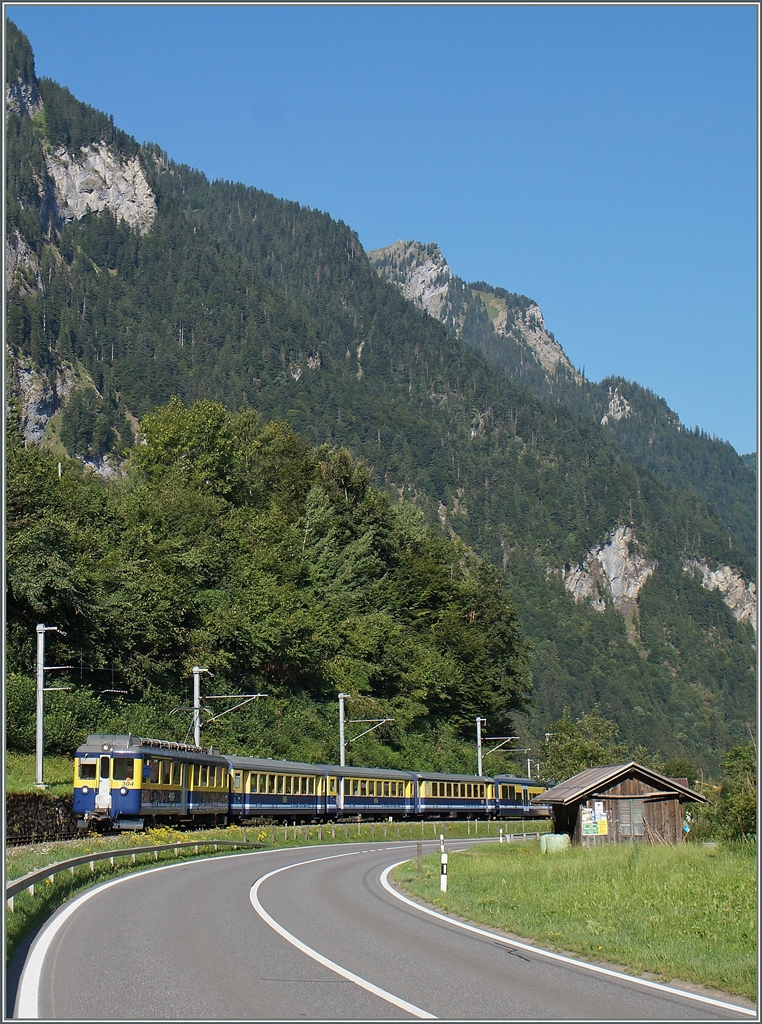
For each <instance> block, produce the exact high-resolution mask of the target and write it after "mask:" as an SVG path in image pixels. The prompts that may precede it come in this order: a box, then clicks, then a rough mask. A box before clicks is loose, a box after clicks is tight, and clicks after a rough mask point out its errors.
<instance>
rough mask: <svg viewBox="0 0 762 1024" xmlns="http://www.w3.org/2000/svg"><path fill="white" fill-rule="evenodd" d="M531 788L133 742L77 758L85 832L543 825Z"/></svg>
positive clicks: (106, 745)
mask: <svg viewBox="0 0 762 1024" xmlns="http://www.w3.org/2000/svg"><path fill="white" fill-rule="evenodd" d="M541 792H542V787H541V786H539V785H538V784H537V782H536V780H533V779H525V778H519V777H516V776H513V775H499V776H496V777H495V778H488V777H487V776H480V775H450V774H446V773H441V772H425V771H424V772H414V771H396V770H391V769H386V768H357V767H347V766H338V765H315V764H302V763H300V762H298V761H276V760H272V759H269V758H259V757H238V756H235V755H227V754H220V752H219V751H218V750H215V749H214V748H213V747H209V748H207V749H204V748H202V747H196V746H191V745H189V744H185V743H174V742H172V741H170V740H152V739H145V738H143V737H140V736H133V735H126V736H101V735H92V736H88V737H87V742H86V743H83V744H82V746H80V747H79V748H78V749H77V751H76V753H75V755H74V813H75V814H76V816H77V822H78V825H79V827H80V828H82V829H101V830H111V829H141V828H143V827H145V826H146V825H156V824H160V823H166V824H173V825H186V826H190V825H210V824H226V823H235V822H240V821H250V820H252V819H254V820H278V819H280V820H288V821H292V822H311V821H331V820H341V819H344V820H346V819H349V818H352V819H358V818H363V819H366V820H374V819H376V820H379V819H382V818H386V819H388V818H392V819H401V818H409V819H413V818H416V819H420V818H436V819H441V818H447V817H449V818H484V817H490V818H508V819H521V818H547V817H550V806H549V805H543V806H539V807H537V806H532V804H531V800H532V798H533V797H534V796H536V795H537V794H538V793H541Z"/></svg>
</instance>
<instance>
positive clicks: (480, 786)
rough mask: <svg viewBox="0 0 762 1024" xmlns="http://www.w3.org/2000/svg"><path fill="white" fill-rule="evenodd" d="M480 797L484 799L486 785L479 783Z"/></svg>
mask: <svg viewBox="0 0 762 1024" xmlns="http://www.w3.org/2000/svg"><path fill="white" fill-rule="evenodd" d="M479 797H480V799H482V800H483V799H484V784H483V783H481V782H480V783H479Z"/></svg>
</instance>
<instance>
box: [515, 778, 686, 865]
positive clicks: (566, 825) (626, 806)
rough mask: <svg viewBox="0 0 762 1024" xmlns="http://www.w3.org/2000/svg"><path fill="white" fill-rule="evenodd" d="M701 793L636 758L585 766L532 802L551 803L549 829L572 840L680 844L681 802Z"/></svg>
mask: <svg viewBox="0 0 762 1024" xmlns="http://www.w3.org/2000/svg"><path fill="white" fill-rule="evenodd" d="M705 800H706V797H704V796H702V795H701V794H700V793H696V792H694V791H693V790H692V789H689V788H688V780H687V779H668V778H667V776H666V775H661V774H660V773H659V772H655V771H654V770H653V769H652V768H646V767H645V766H644V765H642V764H638V763H637V762H636V761H629V762H628V763H627V764H613V765H607V766H605V767H600V768H587V769H585V771H583V772H580V773H579V774H578V775H574V776H572V778H570V779H567V780H566V782H562V783H561V784H560V785H559V786H554V787H553V789H546V790H545V792H544V793H540V794H539V796H536V797H535V798H534V799H533V800H532V803H538V804H543V803H544V804H550V805H551V810H552V814H553V831H554V832H557V833H562V832H565V833H566V834H567V835H569V836H571V840H572V842H573V843H578V844H580V845H582V846H598V845H600V844H603V843H623V842H624V843H626V842H630V843H632V842H650V843H670V844H672V845H674V844H675V843H681V842H682V841H683V838H684V835H685V833H684V831H683V824H684V818H685V808H684V804H686V803H698V802H704V801H705Z"/></svg>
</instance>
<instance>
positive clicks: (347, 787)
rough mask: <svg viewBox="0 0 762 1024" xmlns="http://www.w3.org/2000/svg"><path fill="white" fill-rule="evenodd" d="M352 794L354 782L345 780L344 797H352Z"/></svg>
mask: <svg viewBox="0 0 762 1024" xmlns="http://www.w3.org/2000/svg"><path fill="white" fill-rule="evenodd" d="M351 793H352V780H351V779H344V796H350V795H351Z"/></svg>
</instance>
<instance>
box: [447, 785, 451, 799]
mask: <svg viewBox="0 0 762 1024" xmlns="http://www.w3.org/2000/svg"><path fill="white" fill-rule="evenodd" d="M447 795H448V796H452V783H451V782H448V783H447Z"/></svg>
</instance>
